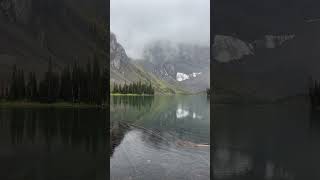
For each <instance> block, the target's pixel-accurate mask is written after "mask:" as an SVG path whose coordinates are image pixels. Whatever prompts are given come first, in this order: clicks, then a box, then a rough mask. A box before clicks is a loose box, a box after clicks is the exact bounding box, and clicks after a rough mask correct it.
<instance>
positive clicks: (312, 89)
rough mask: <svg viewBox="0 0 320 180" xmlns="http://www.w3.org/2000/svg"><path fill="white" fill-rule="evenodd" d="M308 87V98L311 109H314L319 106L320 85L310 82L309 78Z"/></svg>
mask: <svg viewBox="0 0 320 180" xmlns="http://www.w3.org/2000/svg"><path fill="white" fill-rule="evenodd" d="M309 83H310V85H309V97H310V103H311V107H312V108H315V107H317V106H320V83H319V81H317V80H312V78H310V82H309Z"/></svg>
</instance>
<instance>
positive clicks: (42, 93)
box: [0, 56, 109, 107]
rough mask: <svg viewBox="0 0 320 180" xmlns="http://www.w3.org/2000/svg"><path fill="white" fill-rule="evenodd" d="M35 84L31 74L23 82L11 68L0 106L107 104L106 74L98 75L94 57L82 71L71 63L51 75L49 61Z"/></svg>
mask: <svg viewBox="0 0 320 180" xmlns="http://www.w3.org/2000/svg"><path fill="white" fill-rule="evenodd" d="M42 77H43V79H42V80H41V81H39V82H38V78H37V77H36V74H35V73H34V72H30V73H29V75H28V78H27V80H26V79H25V73H24V71H23V69H19V68H18V67H17V66H16V65H14V66H13V69H12V74H11V80H10V81H9V82H8V83H7V84H3V83H2V86H1V88H0V101H1V102H0V105H2V106H4V105H6V106H17V105H18V104H20V105H26V106H40V105H41V106H56V107H58V106H60V107H62V106H64V107H67V106H68V107H71V106H72V107H80V106H81V107H84V106H86V107H88V106H97V105H99V106H101V105H104V104H108V103H105V102H108V101H109V91H108V90H109V87H108V83H109V71H107V69H106V68H104V69H103V71H102V72H101V67H100V65H99V60H98V58H97V56H95V57H94V59H93V63H91V62H90V61H89V62H88V63H87V65H86V67H85V68H83V67H81V66H79V65H78V64H77V63H74V64H73V66H72V67H71V68H70V67H69V66H67V67H65V68H64V69H63V70H62V72H61V73H57V72H54V71H53V64H52V61H51V59H49V64H48V69H47V71H46V72H45V74H44V75H43V76H42Z"/></svg>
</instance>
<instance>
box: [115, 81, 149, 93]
mask: <svg viewBox="0 0 320 180" xmlns="http://www.w3.org/2000/svg"><path fill="white" fill-rule="evenodd" d="M154 92H155V90H154V88H153V87H152V85H151V83H148V84H147V83H142V82H141V81H139V82H134V83H130V84H127V83H125V84H123V85H121V84H116V83H114V85H113V91H112V93H114V94H139V95H144V94H145V95H154Z"/></svg>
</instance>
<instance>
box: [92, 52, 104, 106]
mask: <svg viewBox="0 0 320 180" xmlns="http://www.w3.org/2000/svg"><path fill="white" fill-rule="evenodd" d="M92 78H93V92H94V93H93V100H94V103H96V104H101V96H102V92H101V74H100V66H99V61H98V58H97V56H95V58H94V64H93V75H92Z"/></svg>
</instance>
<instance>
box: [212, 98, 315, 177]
mask: <svg viewBox="0 0 320 180" xmlns="http://www.w3.org/2000/svg"><path fill="white" fill-rule="evenodd" d="M212 109H213V111H212V113H211V116H213V121H212V123H213V124H212V125H213V128H212V129H211V133H212V137H213V139H212V140H213V142H214V143H213V145H212V148H213V154H211V156H212V158H213V164H212V171H213V172H212V174H213V177H214V179H227V180H238V179H244V180H256V179H261V180H262V179H266V180H273V179H274V180H278V179H279V180H280V179H283V180H300V179H302V180H304V179H307V180H319V179H320V164H319V163H320V113H319V112H318V113H315V112H313V113H312V112H310V108H309V106H308V103H307V101H306V100H299V101H297V102H292V103H287V104H272V105H271V104H270V105H248V106H243V105H242V106H240V105H213V107H212Z"/></svg>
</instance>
